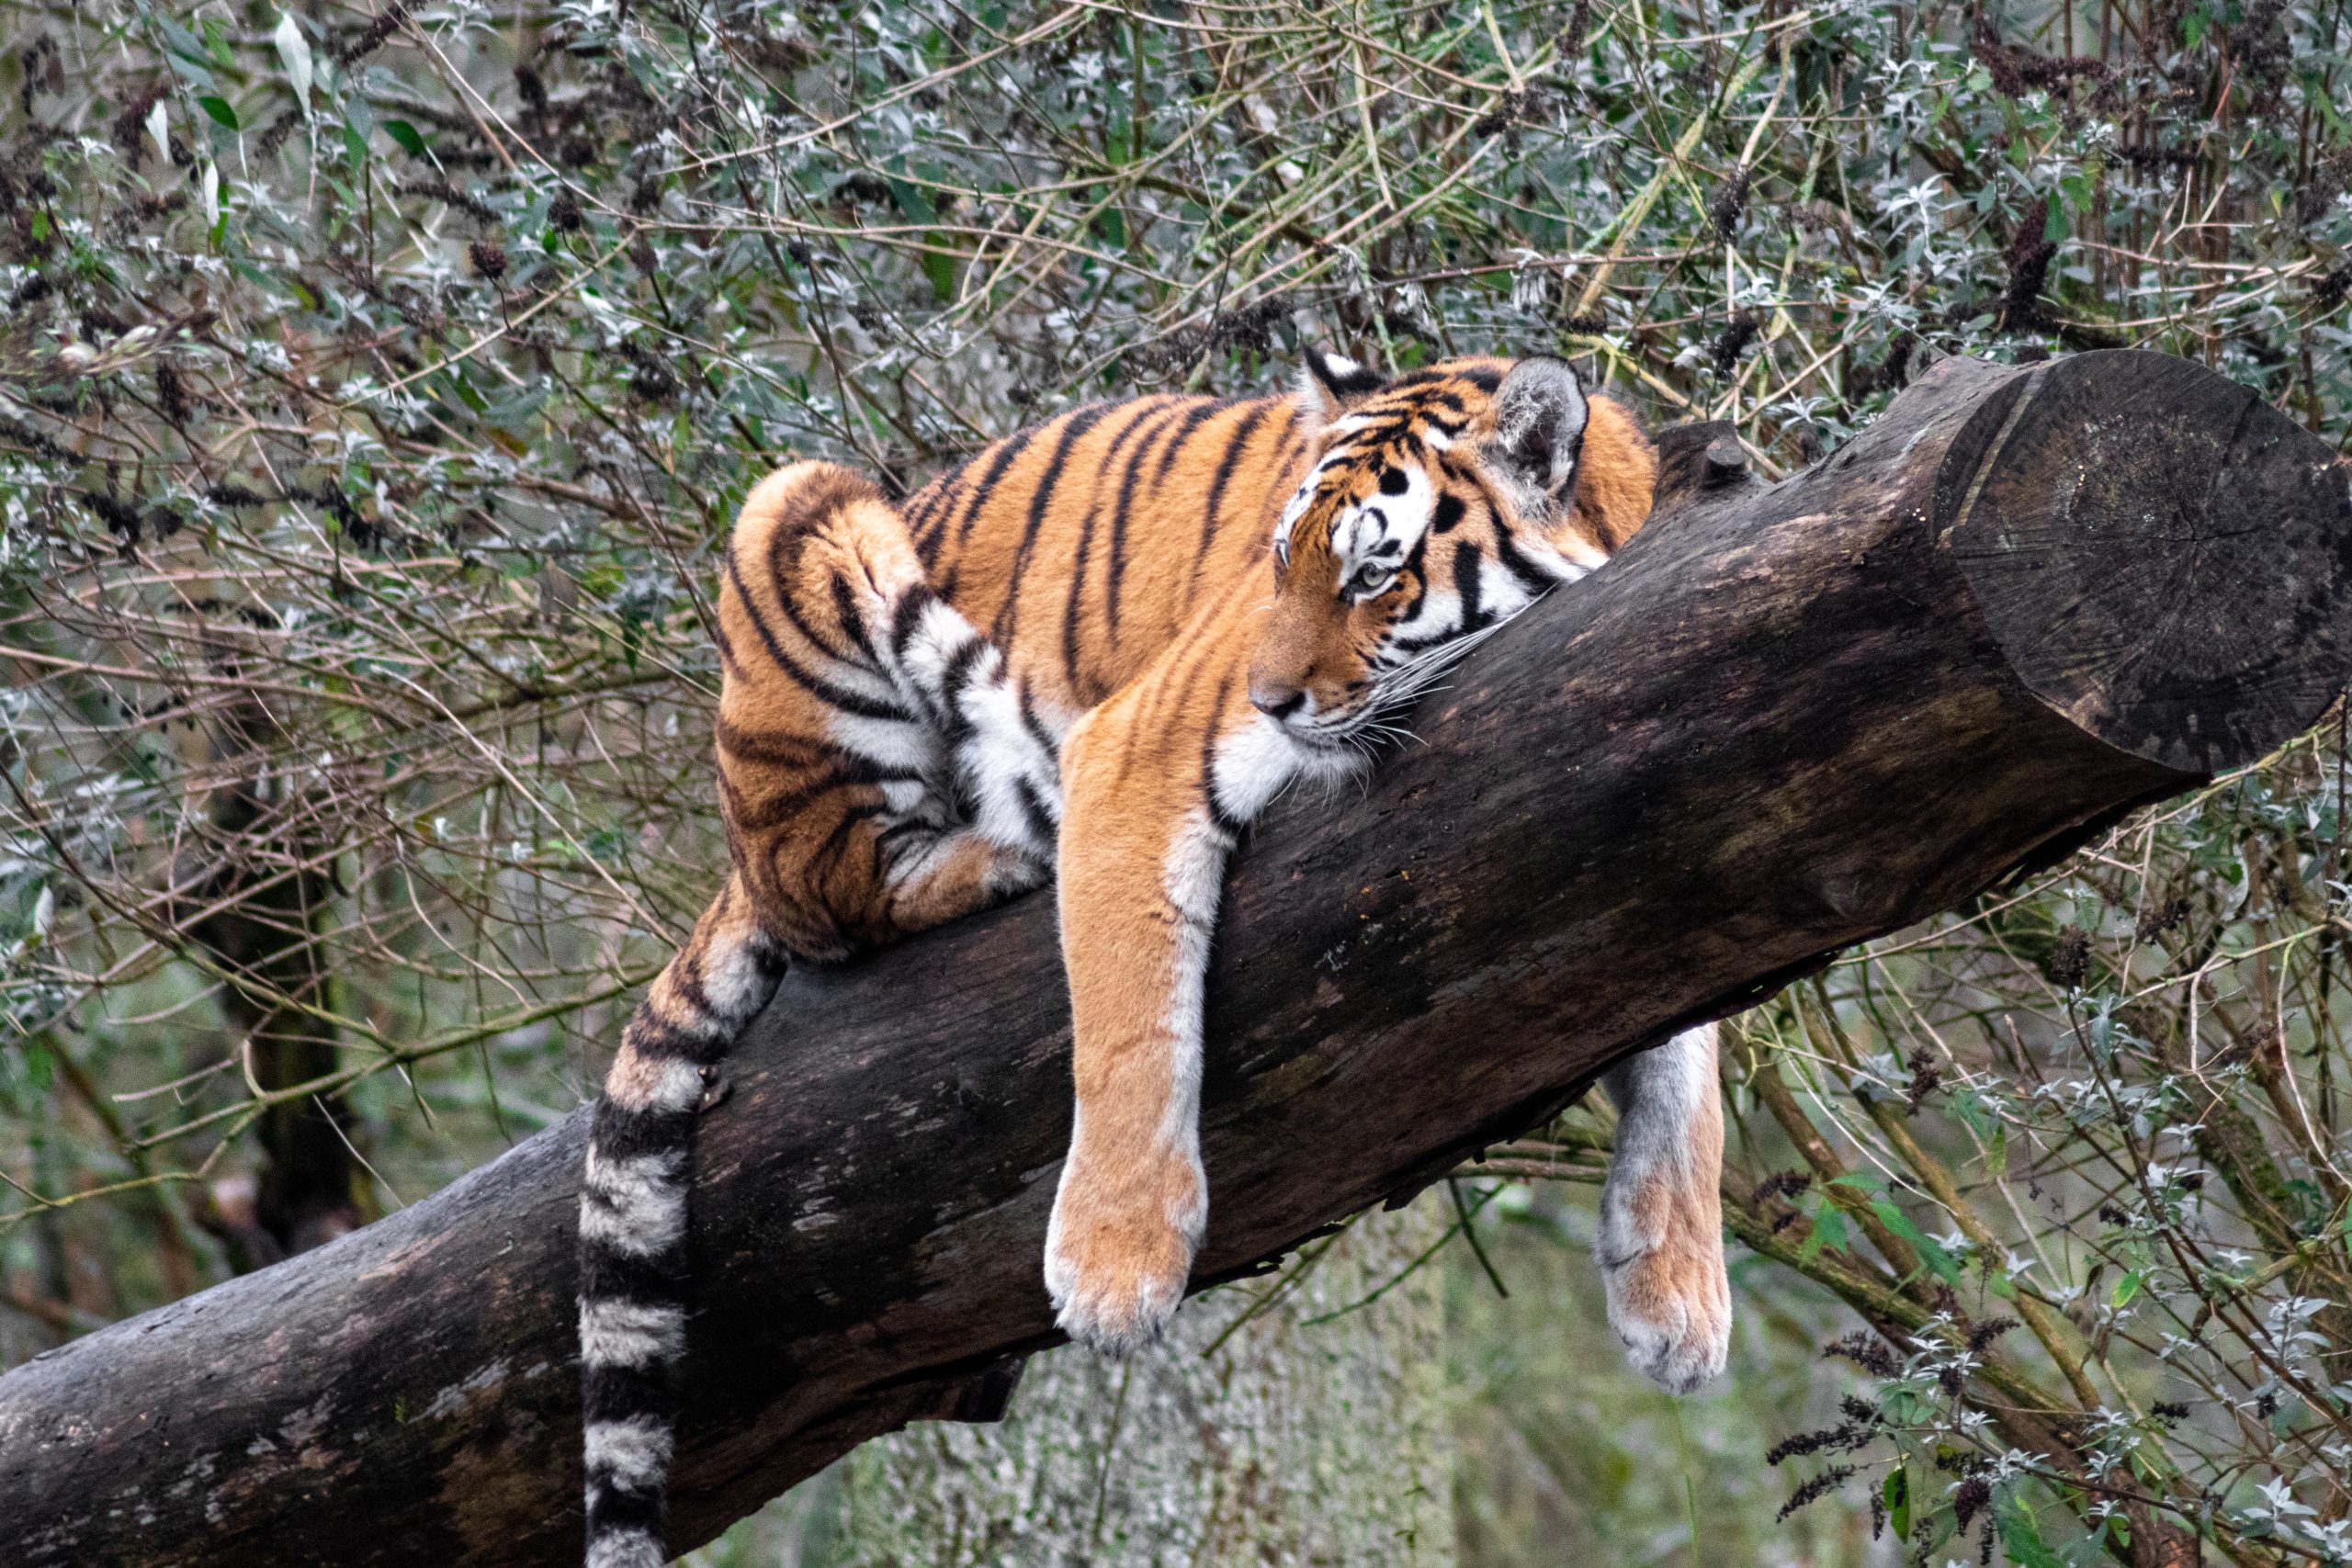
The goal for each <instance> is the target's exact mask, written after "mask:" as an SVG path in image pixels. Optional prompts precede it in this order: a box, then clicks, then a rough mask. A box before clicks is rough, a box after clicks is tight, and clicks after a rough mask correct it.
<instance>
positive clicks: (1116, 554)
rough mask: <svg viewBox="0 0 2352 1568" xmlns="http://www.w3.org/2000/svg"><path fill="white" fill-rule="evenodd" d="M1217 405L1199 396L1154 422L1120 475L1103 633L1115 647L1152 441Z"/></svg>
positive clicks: (1105, 579) (1105, 583) (1106, 574)
mask: <svg viewBox="0 0 2352 1568" xmlns="http://www.w3.org/2000/svg"><path fill="white" fill-rule="evenodd" d="M1215 409H1216V403H1215V402H1214V401H1212V400H1206V399H1195V400H1193V402H1192V404H1191V406H1190V408H1189V409H1187V406H1186V405H1185V404H1182V403H1178V404H1176V405H1175V406H1174V407H1172V408H1170V410H1169V411H1168V412H1167V413H1166V414H1165V415H1164V416H1163V417H1161V418H1159V419H1158V420H1157V421H1155V422H1154V423H1153V424H1152V427H1151V429H1150V431H1149V433H1148V434H1146V435H1145V436H1144V438H1143V439H1142V440H1141V441H1138V442H1137V443H1136V449H1135V453H1134V455H1133V456H1131V457H1128V459H1127V471H1126V472H1125V474H1123V475H1121V476H1120V479H1119V504H1118V505H1117V507H1115V508H1114V510H1113V511H1112V513H1111V564H1110V568H1109V570H1107V571H1105V572H1104V573H1103V636H1104V637H1106V638H1108V639H1109V641H1110V642H1111V644H1112V645H1113V646H1114V647H1116V646H1117V644H1118V641H1119V586H1120V584H1121V582H1122V581H1125V577H1126V575H1127V518H1128V515H1129V514H1130V513H1132V511H1133V510H1134V507H1135V500H1136V476H1138V475H1139V474H1141V473H1142V472H1143V460H1144V458H1145V457H1148V456H1149V455H1150V452H1151V444H1152V443H1153V442H1154V441H1156V440H1158V439H1159V434H1160V432H1162V431H1164V430H1166V429H1168V428H1169V427H1170V425H1172V424H1174V423H1177V422H1178V421H1179V420H1180V419H1190V420H1192V421H1193V423H1199V422H1200V421H1201V420H1204V419H1206V418H1207V417H1208V414H1209V412H1213V411H1214V410H1215Z"/></svg>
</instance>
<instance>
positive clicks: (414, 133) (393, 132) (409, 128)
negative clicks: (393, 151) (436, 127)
mask: <svg viewBox="0 0 2352 1568" xmlns="http://www.w3.org/2000/svg"><path fill="white" fill-rule="evenodd" d="M382 124H383V127H384V134H385V135H387V136H390V138H391V139H392V140H393V141H397V142H399V143H400V144H401V151H402V152H406V153H407V154H408V155H409V156H410V157H412V158H422V157H424V135H423V134H422V133H421V132H419V131H418V130H417V129H416V127H414V126H413V125H411V124H410V123H409V122H408V121H406V120H404V119H388V120H385V121H383V122H382Z"/></svg>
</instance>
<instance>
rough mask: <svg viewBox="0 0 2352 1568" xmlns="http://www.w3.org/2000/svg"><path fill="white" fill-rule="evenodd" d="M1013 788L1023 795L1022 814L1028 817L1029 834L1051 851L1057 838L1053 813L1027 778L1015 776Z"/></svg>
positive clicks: (1040, 845)
mask: <svg viewBox="0 0 2352 1568" xmlns="http://www.w3.org/2000/svg"><path fill="white" fill-rule="evenodd" d="M1012 790H1013V793H1014V794H1015V795H1019V796H1020V797H1021V815H1022V816H1023V817H1024V818H1027V819H1028V823H1029V836H1030V837H1031V838H1033V839H1035V840H1037V843H1038V845H1039V847H1040V848H1042V849H1044V850H1046V851H1048V852H1050V851H1051V850H1052V849H1053V847H1054V840H1055V838H1056V829H1055V827H1054V817H1053V813H1052V812H1050V811H1047V810H1046V803H1045V801H1044V800H1042V799H1040V798H1039V797H1038V795H1037V789H1036V786H1035V784H1031V783H1030V782H1029V781H1028V780H1027V779H1025V778H1021V777H1015V778H1014V779H1013V781H1012Z"/></svg>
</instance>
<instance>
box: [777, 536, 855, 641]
mask: <svg viewBox="0 0 2352 1568" xmlns="http://www.w3.org/2000/svg"><path fill="white" fill-rule="evenodd" d="M814 526H815V525H814V524H813V523H811V524H809V525H804V526H803V527H800V528H791V529H787V528H778V529H777V530H775V532H774V533H773V534H770V535H769V536H768V581H769V582H771V583H773V584H774V585H775V602H776V604H777V606H778V607H779V608H781V609H782V610H783V611H784V616H785V619H786V620H788V621H790V622H791V623H792V626H793V629H794V630H795V631H797V632H798V633H799V634H800V635H801V636H802V637H806V638H807V639H808V640H809V647H811V648H814V649H819V650H820V652H822V653H824V654H825V655H826V656H827V657H828V658H831V659H835V660H840V661H841V662H842V663H844V664H846V663H849V662H850V661H851V657H852V654H851V650H850V649H845V648H837V647H835V646H834V645H833V644H832V643H831V642H828V641H827V640H826V639H825V638H823V637H819V636H818V635H817V628H816V627H815V626H811V625H809V621H808V619H807V618H806V617H805V616H803V615H801V614H800V606H799V605H798V604H796V603H795V602H794V597H793V591H792V586H791V575H790V573H789V572H787V571H786V568H785V564H784V552H785V547H786V545H787V544H788V543H790V542H791V541H792V540H793V539H794V538H796V537H797V536H798V535H800V534H803V533H808V532H811V531H813V529H814ZM796 560H797V558H796Z"/></svg>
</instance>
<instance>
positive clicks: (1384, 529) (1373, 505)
mask: <svg viewBox="0 0 2352 1568" xmlns="http://www.w3.org/2000/svg"><path fill="white" fill-rule="evenodd" d="M1385 471H1386V472H1388V473H1392V474H1400V475H1402V476H1403V477H1404V480H1405V488H1404V490H1403V491H1399V492H1397V493H1396V494H1393V495H1392V494H1390V493H1389V492H1388V491H1385V490H1383V491H1375V492H1374V494H1372V495H1370V496H1368V497H1366V498H1365V499H1364V500H1363V501H1362V502H1358V503H1357V504H1356V505H1355V506H1354V507H1353V508H1352V509H1351V510H1350V512H1349V513H1348V514H1347V515H1346V516H1345V517H1343V518H1341V519H1340V521H1339V522H1338V523H1337V524H1335V525H1333V526H1332V529H1331V552H1332V554H1333V555H1335V556H1337V557H1338V558H1339V562H1340V581H1341V582H1343V583H1344V582H1347V581H1350V580H1351V579H1352V578H1354V577H1355V575H1356V574H1357V572H1359V571H1362V570H1366V569H1371V570H1388V571H1394V570H1397V568H1399V567H1401V566H1403V565H1404V564H1405V562H1406V561H1407V560H1408V558H1410V557H1411V556H1412V553H1413V550H1414V548H1415V547H1417V546H1419V544H1420V542H1421V540H1422V539H1423V538H1424V537H1425V536H1427V535H1428V533H1429V531H1430V513H1432V512H1433V511H1434V510H1435V508H1436V504H1437V495H1436V492H1435V491H1433V490H1432V489H1431V488H1430V477H1429V475H1428V474H1427V473H1425V472H1423V471H1422V469H1421V468H1419V465H1417V464H1412V463H1397V464H1394V465H1392V466H1390V467H1389V468H1387V469H1386V470H1385Z"/></svg>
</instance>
